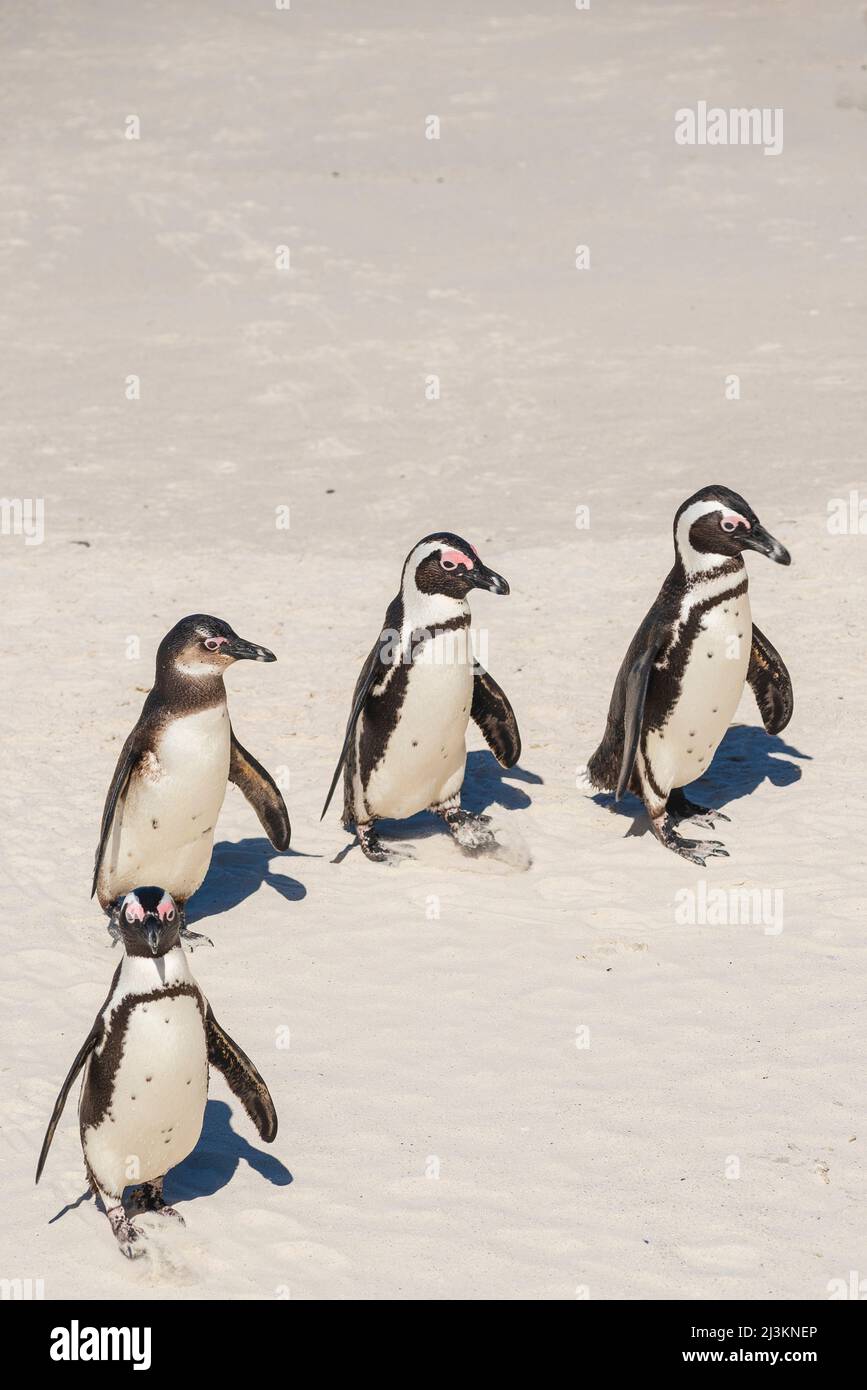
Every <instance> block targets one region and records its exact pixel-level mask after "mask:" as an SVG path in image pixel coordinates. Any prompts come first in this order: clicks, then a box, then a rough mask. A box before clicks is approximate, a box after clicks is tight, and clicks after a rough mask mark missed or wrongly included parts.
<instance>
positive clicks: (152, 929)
mask: <svg viewBox="0 0 867 1390" xmlns="http://www.w3.org/2000/svg"><path fill="white" fill-rule="evenodd" d="M148 945H149V946H150V948H151V955H152V956H155V955H156V953H157V951H158V950H159V947H160V929H159V927H158V926H156V925H155V924H154V923H153V922H152V923H151V924H150V926H149V927H148Z"/></svg>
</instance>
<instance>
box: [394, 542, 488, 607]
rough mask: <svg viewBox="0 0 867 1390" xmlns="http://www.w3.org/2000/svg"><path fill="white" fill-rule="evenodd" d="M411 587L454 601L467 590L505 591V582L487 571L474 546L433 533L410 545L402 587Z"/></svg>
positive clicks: (404, 567)
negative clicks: (411, 546)
mask: <svg viewBox="0 0 867 1390" xmlns="http://www.w3.org/2000/svg"><path fill="white" fill-rule="evenodd" d="M413 585H414V586H415V588H416V589H417V590H418V592H419V593H421V594H444V595H445V596H446V597H447V598H452V599H458V600H460V599H465V598H466V596H467V594H468V593H469V592H470V590H471V589H488V590H489V591H490V592H491V593H492V594H507V593H508V592H509V586H508V584H507V583H506V581H505V579H504V578H503V577H502V575H500V574H495V573H494V571H493V570H490V569H488V567H487V565H486V564H485V563H484V561H483V560H482V559H481V557H480V556H479V553H478V551H477V550H476V548H475V546H472V545H470V543H469V541H465V540H463V539H462V538H461V537H460V536H456V535H455V534H454V532H452V531H437V532H435V533H434V534H433V535H431V536H425V537H424V539H423V540H420V541H419V542H418V544H417V545H414V546H413V548H412V550H411V551H410V552H409V554H408V555H407V557H406V561H405V562H404V566H403V588H404V589H406V588H407V587H408V586H413Z"/></svg>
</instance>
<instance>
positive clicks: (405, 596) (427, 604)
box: [401, 584, 470, 636]
mask: <svg viewBox="0 0 867 1390" xmlns="http://www.w3.org/2000/svg"><path fill="white" fill-rule="evenodd" d="M401 604H402V608H403V624H402V632H403V634H404V636H405V635H406V634H407V633H410V632H418V631H420V630H427V631H430V630H431V629H432V628H435V627H443V626H445V625H446V624H448V625H449V626H450V627H459V626H463V625H467V626H468V625H469V622H470V605H469V603H468V602H467V600H466V599H465V598H451V597H450V596H449V595H448V594H425V593H422V591H421V590H420V589H417V588H416V586H415V585H414V584H412V585H408V586H407V587H406V588H405V589H403V590H402V591H401Z"/></svg>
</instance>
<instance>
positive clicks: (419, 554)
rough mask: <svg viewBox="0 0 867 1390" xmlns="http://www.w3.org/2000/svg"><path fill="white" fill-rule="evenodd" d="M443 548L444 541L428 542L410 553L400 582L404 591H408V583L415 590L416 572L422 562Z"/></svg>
mask: <svg viewBox="0 0 867 1390" xmlns="http://www.w3.org/2000/svg"><path fill="white" fill-rule="evenodd" d="M442 548H443V542H442V541H427V542H426V543H424V544H422V545H417V546H416V547H415V549H414V550H411V551H410V552H409V555H408V556H407V560H406V564H405V565H404V567H403V574H402V576H401V581H400V587H401V589H402V590H404V591H405V590H406V588H407V582H408V581H410V582H411V583H412V587H413V588H414V589H415V572H416V570H417V569H418V567H419V565H420V564H421V562H422V560H426V559H427V557H428V555H433V553H434V551H437V550H442ZM416 592H417V591H416Z"/></svg>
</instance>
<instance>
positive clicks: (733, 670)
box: [587, 485, 794, 865]
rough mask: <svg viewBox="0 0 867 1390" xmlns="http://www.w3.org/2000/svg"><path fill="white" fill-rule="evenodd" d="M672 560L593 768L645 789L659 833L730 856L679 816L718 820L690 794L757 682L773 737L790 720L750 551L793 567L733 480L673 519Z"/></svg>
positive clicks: (701, 857) (609, 782) (680, 848)
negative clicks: (756, 610)
mask: <svg viewBox="0 0 867 1390" xmlns="http://www.w3.org/2000/svg"><path fill="white" fill-rule="evenodd" d="M674 550H675V561H674V568H673V569H672V570H671V572H670V574H669V575H668V578H667V579H666V581H665V583H664V584H663V586H662V588H661V589H660V591H659V594H658V596H657V598H656V601H655V602H654V604H653V607H652V608H651V609H650V611H649V613H648V614H647V616H646V617H645V619H644V621H643V622H642V623H641V626H640V627H639V629H638V631H637V632H636V634H635V636H634V637H633V639H632V642H631V643H630V645H629V649H628V651H627V653H626V656H625V657H624V659H623V663H622V665H621V667H620V670H619V672H618V675H617V680H616V681H615V684H614V691H613V694H612V696H611V704H610V707H609V710H608V724H607V727H606V729H605V734H604V736H603V739H602V742H601V743H600V745H599V747H598V748H597V749H596V752H595V753H594V754H593V756H592V758H591V759H590V761H589V763H588V766H587V772H588V776H589V780H590V782H591V783H592V785H593V786H595V787H598V788H599V789H600V790H601V791H613V792H614V793H615V798H616V800H618V801H619V800H620V798H621V797H622V796H623V793H624V792H625V791H626V790H627V789H628V790H629V791H632V792H634V793H635V795H636V796H639V797H641V799H642V801H643V802H644V805H645V808H646V810H647V814H648V815H649V817H650V824H651V827H652V829H653V833H654V835H655V836H656V838H657V839H658V840H659V841H660V842H661V843H662V844H663V845H665V846H666V848H667V849H670V850H674V852H675V853H677V854H680V855H682V856H683V857H684V859H689V860H691V861H692V862H693V863H695V864H701V865H704V863H705V861H706V859H708V858H711V857H713V856H727V855H728V851H727V850H726V849H725V847H724V845H723V844H722V841H720V840H692V839H687V838H684V837H682V836H680V835H679V834H678V833H677V830H676V829H675V826H676V824H677V823H678V822H679V821H681V820H691V821H694V822H695V823H696V824H699V825H702V826H706V827H707V828H708V829H713V828H714V818H715V817H716V818H717V819H719V820H728V819H729V817H728V816H724V815H723V814H722V812H721V811H711V810H708V809H707V808H706V807H702V806H697V805H695V804H694V803H693V802H692V801H690V800H689V799H688V797H687V796H686V795H685V794H684V790H683V788H684V786H685V785H686V784H687V783H689V782H693V781H695V779H696V778H697V777H700V776H701V775H702V773H703V772H705V771H706V769H707V768H708V767H709V766H710V763H711V761H712V759H713V756H714V753H715V752H716V749H717V747H718V746H719V744H720V742H721V740H722V737H723V735H724V734H725V731H726V729H727V728H728V725H729V723H730V721H731V719H732V716H733V715H734V712H735V710H736V709H737V706H738V702H739V700H740V697H741V693H742V691H743V688H744V683H745V682H747V681H748V682H749V684H750V686H751V687H752V690H753V693H754V695H755V697H756V701H757V703H758V707H759V711H760V713H761V716H762V722H763V723H764V726H765V728H766V729H767V731H768V733H769V734H778V733H780V732H781V730H783V729H785V727H786V725H787V724H788V722H789V720H790V719H791V717H792V709H793V706H794V699H793V695H792V682H791V679H790V678H789V673H788V671H787V670H786V667H785V666H784V665H783V662H782V659H781V658H780V656H779V654H778V652H777V651H776V650H775V649H774V647H773V646H772V645H771V643H770V642H769V641H768V639H767V637H766V636H765V635H764V633H763V632H762V631H761V630H760V629H759V628H758V627H757V626H756V624H755V623H754V622H753V620H752V614H751V612H750V600H749V596H748V578H747V570H746V566H745V564H744V558H743V556H744V551H747V550H756V551H758V552H759V554H760V555H766V556H768V558H769V559H771V560H774V561H775V562H776V563H777V564H778V565H789V564H791V556H790V555H789V552H788V550H786V548H785V546H783V545H781V544H780V542H779V541H778V540H775V539H774V537H773V536H771V535H769V533H768V532H767V531H766V530H765V528H764V526H762V525H761V523H760V522H759V519H758V517H757V516H756V514H755V512H754V511H753V510H752V508H751V507H750V506H749V504H748V503H747V502H745V501H744V499H743V497H740V496H739V495H738V494H737V493H736V492H732V491H731V489H730V488H727V487H721V486H718V485H714V486H711V487H704V488H701V489H700V490H699V491H698V492H696V493H695V494H694V495H693V496H692V497H688V498H687V500H686V501H685V502H684V503H683V504H682V505H681V506H680V507H679V508H678V510H677V513H676V515H675V518H674Z"/></svg>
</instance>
